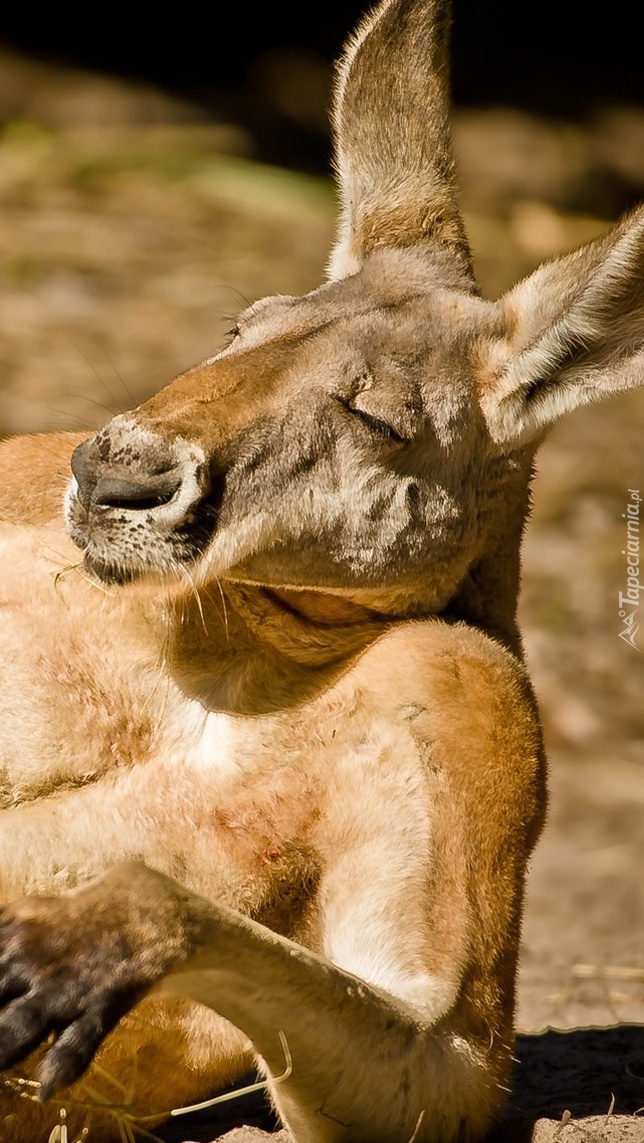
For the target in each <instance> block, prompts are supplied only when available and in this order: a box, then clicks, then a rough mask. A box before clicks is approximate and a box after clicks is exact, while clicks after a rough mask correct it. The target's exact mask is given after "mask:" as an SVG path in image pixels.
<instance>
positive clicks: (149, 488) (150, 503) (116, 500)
mask: <svg viewBox="0 0 644 1143" xmlns="http://www.w3.org/2000/svg"><path fill="white" fill-rule="evenodd" d="M180 485H181V478H180V477H179V476H178V475H177V473H176V471H174V472H173V471H170V472H164V473H160V474H159V475H158V476H154V477H149V478H148V479H146V480H145V481H139V480H126V479H123V478H119V477H117V476H104V477H102V478H101V479H100V480H98V481H97V482H96V484H95V486H94V491H93V492H92V495H91V504H92V507H94V508H129V509H130V511H143V510H144V509H150V508H159V507H160V506H161V504H168V502H169V501H170V500H172V497H173V496H174V494H175V492H177V491H178V489H179V487H180Z"/></svg>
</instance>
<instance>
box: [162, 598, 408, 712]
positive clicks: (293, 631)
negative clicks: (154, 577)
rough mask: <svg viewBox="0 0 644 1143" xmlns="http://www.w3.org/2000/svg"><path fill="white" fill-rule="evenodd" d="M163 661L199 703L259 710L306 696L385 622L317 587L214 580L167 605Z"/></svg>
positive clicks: (345, 663) (323, 683)
mask: <svg viewBox="0 0 644 1143" xmlns="http://www.w3.org/2000/svg"><path fill="white" fill-rule="evenodd" d="M169 611H170V615H169V619H170V622H169V634H168V636H167V644H166V660H167V663H168V666H169V668H170V670H171V672H172V674H173V675H174V677H175V680H176V681H177V683H178V685H179V686H180V688H181V689H182V690H183V691H184V692H185V693H186V694H188V695H189V696H190V697H192V698H196V699H198V701H200V702H201V703H202V704H203V705H204V706H205V707H206V708H207V709H210V710H222V711H227V712H229V713H238V714H266V713H269V712H271V711H278V710H284V709H288V708H289V707H293V706H296V705H299V704H300V703H301V702H303V701H306V700H308V699H312V698H314V697H315V696H316V694H318V693H320V692H321V691H322V690H323V689H324V688H325V687H327V686H329V685H330V684H331V683H332V682H333V680H334V678H337V677H338V676H339V675H341V674H342V673H343V671H344V670H346V669H347V667H348V666H349V665H350V663H351V662H352V661H353V659H354V658H355V657H356V655H359V654H360V653H361V652H362V651H364V650H365V649H366V648H367V647H368V646H369V645H370V644H371V643H373V642H374V641H375V640H376V639H377V638H378V637H379V636H380V635H382V634H383V633H384V632H385V631H386V630H387V629H388V628H389V627H390V626H391V620H389V619H388V618H387V617H384V616H381V615H378V614H377V613H375V612H371V611H369V610H368V609H367V608H365V607H362V606H360V605H354V604H352V603H351V602H350V601H348V600H344V599H340V598H338V597H335V596H328V595H326V594H325V593H322V592H309V591H299V590H293V589H283V588H268V587H265V586H256V585H249V584H240V583H234V584H233V583H229V582H225V583H221V584H214V585H208V586H207V587H205V588H204V587H200V588H198V589H195V591H194V593H192V594H190V595H188V594H186V595H182V596H181V597H180V598H176V599H173V600H172V601H171V602H170V606H169Z"/></svg>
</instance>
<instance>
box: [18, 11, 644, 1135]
mask: <svg viewBox="0 0 644 1143" xmlns="http://www.w3.org/2000/svg"><path fill="white" fill-rule="evenodd" d="M447 26H448V13H447V10H446V3H445V2H444V0H387V2H385V3H383V4H381V5H380V6H379V7H378V8H376V9H375V11H374V12H373V13H371V15H369V16H368V17H367V18H366V20H365V21H364V22H363V24H362V25H361V26H360V27H359V29H358V31H357V33H356V34H355V35H354V37H353V39H352V40H351V41H350V43H349V46H348V48H347V50H346V53H345V56H344V58H343V60H342V62H341V64H340V67H339V73H338V82H337V90H336V101H335V109H334V127H335V141H336V165H337V172H338V180H339V188H340V196H341V220H340V226H339V236H338V239H337V244H336V246H335V249H334V251H333V254H332V257H331V262H330V270H329V277H328V281H327V282H326V283H325V284H324V285H322V286H321V287H320V288H319V289H318V290H315V291H314V292H313V293H311V294H307V295H306V296H304V297H300V298H296V297H282V296H277V297H273V298H267V299H265V300H264V301H262V302H260V303H259V304H257V305H254V306H252V307H251V308H250V309H249V310H247V311H246V312H245V313H244V314H242V315H241V317H240V319H239V323H238V326H237V327H236V329H235V331H234V336H233V337H232V340H231V342H230V344H229V345H228V346H227V347H226V348H225V349H224V350H223V352H221V353H219V354H218V355H217V356H216V357H213V358H212V359H211V360H209V361H206V362H205V363H204V364H202V365H199V366H197V367H196V368H194V369H191V370H190V371H189V372H188V373H185V374H184V375H182V376H180V377H179V378H177V380H175V381H174V382H173V383H172V384H171V385H169V386H168V387H167V388H166V389H164V390H163V391H162V392H160V393H159V394H158V395H157V396H155V397H153V398H152V399H151V400H149V401H147V402H146V403H145V404H143V405H141V406H140V407H139V408H138V409H136V410H134V412H131V413H128V414H124V415H120V416H117V417H115V418H114V420H112V421H111V422H110V423H109V424H108V425H107V426H106V427H105V428H103V429H102V430H101V431H100V432H98V433H97V434H96V435H95V436H93V437H91V438H89V439H83V437H82V436H78V435H74V434H60V435H54V436H42V437H27V438H25V439H17V440H13V441H9V442H7V443H6V444H5V445H4V446H3V449H2V450H1V451H0V469H1V491H0V510H1V512H2V519H3V521H4V523H3V526H2V533H1V535H2V545H3V546H2V557H3V561H4V563H3V570H2V579H1V581H0V582H1V586H0V607H1V609H2V626H1V632H0V640H1V648H2V654H1V669H2V680H3V681H2V689H1V698H0V702H1V704H2V726H3V735H2V744H1V746H0V751H1V754H0V758H1V762H2V769H1V770H0V774H1V778H2V786H1V792H2V799H3V801H2V805H3V808H2V811H1V815H0V879H1V891H2V894H3V900H4V901H5V902H12V903H10V904H7V905H6V906H5V907H4V908H3V909H2V910H1V911H0V1007H1V1012H0V1066H1V1067H2V1068H4V1069H5V1070H6V1073H5V1074H6V1080H5V1084H4V1087H1V1085H0V1090H2V1092H3V1095H2V1111H1V1114H2V1115H3V1116H4V1123H3V1125H2V1127H1V1128H0V1136H1V1138H2V1141H3V1143H25V1141H26V1140H30V1141H31V1140H34V1141H35V1143H39V1141H40V1135H39V1134H38V1133H39V1132H45V1131H47V1130H48V1129H50V1128H51V1127H52V1126H53V1125H54V1124H55V1123H57V1122H58V1109H59V1106H60V1103H58V1102H56V1101H51V1102H43V1101H47V1100H48V1099H49V1098H50V1097H52V1096H53V1095H56V1096H57V1099H58V1100H60V1101H61V1102H62V1103H63V1104H65V1105H66V1106H67V1107H68V1112H69V1118H68V1123H69V1125H70V1127H71V1126H72V1125H75V1129H76V1130H79V1129H80V1128H81V1127H82V1125H83V1124H84V1123H85V1122H89V1123H90V1124H91V1131H90V1136H91V1141H92V1143H103V1141H105V1140H108V1139H113V1138H119V1137H120V1138H124V1137H125V1136H124V1135H120V1136H119V1130H120V1129H119V1127H118V1124H117V1123H116V1122H115V1118H114V1113H113V1112H112V1111H110V1110H109V1109H108V1110H107V1111H104V1112H99V1111H96V1109H94V1110H91V1111H88V1110H87V1109H86V1107H83V1106H78V1105H77V1104H80V1105H82V1103H83V1101H85V1103H87V1102H88V1101H90V1099H94V1100H95V1101H96V1100H97V1099H99V1098H100V1096H101V1094H102V1097H103V1098H104V1099H105V1100H106V1101H111V1102H113V1103H121V1104H126V1103H128V1100H129V1101H130V1106H129V1114H131V1115H132V1116H143V1117H152V1116H155V1115H157V1116H159V1117H163V1114H164V1113H167V1111H168V1109H169V1108H171V1107H176V1106H178V1105H181V1104H182V1103H183V1104H185V1103H187V1102H190V1101H194V1100H195V1099H198V1098H203V1097H204V1096H206V1095H207V1094H209V1093H212V1092H213V1091H214V1090H216V1089H217V1088H218V1087H221V1086H222V1085H225V1084H226V1083H228V1082H229V1081H231V1080H232V1079H233V1078H234V1077H236V1076H239V1075H240V1074H242V1073H243V1072H244V1071H245V1070H246V1069H247V1068H248V1066H249V1064H251V1065H252V1064H253V1063H255V1064H257V1065H258V1066H259V1068H260V1070H261V1071H262V1072H264V1073H265V1075H266V1077H267V1083H268V1086H269V1089H270V1092H271V1096H272V1099H273V1100H274V1103H275V1106H276V1108H277V1110H278V1112H279V1115H280V1116H281V1117H282V1119H283V1121H284V1123H285V1124H286V1125H287V1126H288V1127H289V1128H290V1129H291V1131H292V1133H293V1135H294V1138H295V1140H297V1143H329V1141H336V1140H342V1141H347V1143H348V1141H356V1143H368V1141H378V1143H409V1141H410V1140H411V1139H412V1138H414V1139H415V1140H418V1141H420V1140H424V1141H432V1143H438V1141H442V1143H447V1141H456V1140H461V1141H464V1140H479V1139H482V1138H483V1137H484V1136H485V1135H486V1134H487V1133H488V1132H489V1130H490V1129H491V1127H492V1126H493V1125H494V1123H495V1121H497V1119H498V1117H499V1115H500V1113H501V1111H502V1108H503V1103H504V1100H505V1099H506V1090H507V1086H508V1077H509V1072H510V1056H511V1050H512V1038H513V1031H512V1027H513V1009H514V993H515V972H516V962H517V946H518V941H519V932H520V925H521V910H522V899H523V889H524V877H525V871H526V863H527V861H528V857H529V855H530V852H531V850H532V848H533V846H534V844H535V841H536V839H537V837H538V835H539V831H540V829H541V825H542V821H543V817H544V809H545V800H546V795H545V765H544V758H543V751H542V743H541V735H540V728H539V722H538V716H537V713H536V709H535V703H534V699H533V695H532V691H531V688H530V683H529V681H528V678H527V677H526V673H525V669H524V666H523V663H522V657H521V643H520V638H519V634H518V631H517V627H516V619H515V614H516V602H517V590H518V582H519V546H520V541H521V534H522V529H523V524H524V520H525V517H526V512H527V505H528V499H529V485H530V478H531V473H532V462H533V456H534V453H535V450H536V448H537V446H538V445H539V443H540V441H541V440H542V438H543V435H544V432H545V431H546V429H547V428H548V426H549V425H550V424H551V423H553V422H554V421H556V420H557V419H558V418H559V417H560V416H561V415H562V414H563V413H565V412H567V411H568V410H571V409H573V408H574V407H576V406H578V405H581V404H584V403H587V402H589V401H592V400H595V399H596V398H599V397H602V396H607V395H609V394H610V393H613V392H616V391H618V390H625V389H628V388H631V387H633V386H635V385H637V384H638V383H641V382H642V380H643V379H644V349H643V344H644V210H639V211H636V212H635V213H633V214H632V215H631V216H630V217H628V218H626V219H625V220H624V221H623V222H622V223H620V225H618V226H617V227H616V228H615V229H614V230H612V231H611V232H610V233H608V234H607V235H605V236H604V237H602V238H600V239H599V240H597V241H596V242H594V243H592V244H590V245H588V246H586V247H584V248H583V249H581V250H579V251H577V252H576V253H573V254H570V255H567V256H565V257H562V258H559V259H557V260H555V261H553V262H550V263H548V264H547V265H545V266H543V267H541V268H540V269H539V270H537V271H536V272H535V273H534V274H533V275H532V276H531V277H530V278H528V279H527V280H525V281H523V282H522V283H520V284H519V285H518V286H517V287H516V288H515V289H514V290H512V291H511V292H510V293H509V294H508V295H506V296H505V297H503V298H502V299H501V300H500V301H499V302H490V301H484V300H482V299H481V297H480V296H479V294H478V293H477V289H476V285H475V282H474V278H473V274H472V268H471V262H470V255H469V251H468V246H467V242H466V238H465V234H464V229H463V225H462V222H461V218H460V215H459V211H458V207H457V202H456V195H455V188H454V173H453V162H452V157H451V148H450V141H449V132H448V123H447V118H448V97H447V91H446V87H447V78H446V71H447V65H446V37H447ZM70 458H71V470H72V472H73V477H71V479H70V476H69V475H68V474H69V464H70ZM65 490H66V491H65ZM63 499H64V501H65V517H66V532H65V529H64V527H63V525H62V523H61V519H60V518H61V516H62V509H61V506H62V502H63ZM79 548H80V549H81V550H82V552H83V553H84V554H83V556H82V565H81V564H79V559H80V558H81V557H80V556H79V552H78V549H79ZM195 1002H196V1003H195ZM107 1033H110V1035H109V1036H107V1039H106V1040H105V1043H102V1041H103V1038H104V1037H105V1036H106V1035H107ZM99 1045H101V1047H100V1050H99V1051H98V1055H97V1058H96V1062H94V1063H90V1061H92V1058H93V1056H94V1054H95V1053H96V1051H97V1049H98V1048H99ZM27 1057H28V1058H27ZM287 1064H288V1066H287ZM88 1066H89V1069H90V1070H89V1072H87V1073H86V1069H87V1068H88ZM7 1069H9V1070H7ZM34 1077H35V1078H34ZM277 1080H279V1081H280V1082H276V1081H277ZM38 1082H39V1083H40V1087H39V1088H38ZM30 1084H31V1086H29V1085H30ZM118 1085H120V1086H118ZM38 1091H39V1093H40V1097H41V1102H37V1101H36V1100H35V1099H34V1100H32V1099H30V1098H19V1093H22V1095H23V1097H25V1096H27V1097H29V1096H30V1095H34V1094H36V1093H37V1092H38ZM97 1092H98V1095H97ZM146 1122H147V1123H148V1128H149V1126H150V1122H152V1120H147V1119H146Z"/></svg>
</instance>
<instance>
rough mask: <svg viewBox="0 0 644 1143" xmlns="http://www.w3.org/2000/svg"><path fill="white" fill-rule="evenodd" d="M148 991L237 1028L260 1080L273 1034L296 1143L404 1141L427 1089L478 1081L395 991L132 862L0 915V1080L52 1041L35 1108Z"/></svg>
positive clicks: (473, 1066) (453, 1041)
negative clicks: (200, 1007) (160, 990)
mask: <svg viewBox="0 0 644 1143" xmlns="http://www.w3.org/2000/svg"><path fill="white" fill-rule="evenodd" d="M88 932H90V933H92V934H93V939H92V941H91V942H88V941H87V933H88ZM162 982H163V986H164V987H165V988H168V989H170V990H171V991H173V992H180V993H182V994H183V995H187V996H189V997H191V998H192V999H194V1000H196V1001H199V1002H201V1003H203V1004H206V1005H208V1006H210V1007H212V1008H214V1009H216V1010H217V1012H219V1013H220V1014H221V1015H222V1016H224V1017H226V1018H228V1019H229V1020H231V1021H232V1022H233V1023H234V1024H236V1025H237V1026H238V1027H239V1028H240V1029H241V1030H242V1031H243V1032H245V1033H246V1034H247V1035H248V1036H249V1037H250V1039H251V1040H252V1042H253V1044H254V1047H255V1050H256V1051H257V1053H258V1055H259V1056H260V1058H261V1060H263V1061H264V1063H265V1065H266V1068H267V1070H268V1073H269V1076H270V1075H273V1076H275V1075H278V1074H280V1073H281V1072H283V1071H284V1049H283V1046H282V1040H281V1037H280V1033H282V1035H283V1036H284V1037H285V1038H286V1042H287V1044H288V1051H289V1053H290V1056H291V1058H292V1072H291V1075H290V1076H289V1078H288V1079H287V1080H286V1081H285V1082H284V1084H283V1085H280V1087H279V1090H277V1087H276V1086H274V1097H275V1101H276V1103H277V1104H278V1108H279V1110H280V1112H281V1114H282V1116H283V1118H284V1119H285V1121H286V1122H287V1123H288V1125H289V1126H291V1128H292V1129H293V1131H294V1133H295V1136H296V1138H297V1139H298V1140H300V1139H301V1140H309V1139H310V1140H313V1139H315V1140H323V1139H324V1140H326V1139H336V1138H338V1139H340V1138H347V1139H349V1138H360V1139H361V1140H366V1139H375V1138H378V1139H379V1140H388V1139H391V1140H400V1143H405V1140H408V1139H409V1138H410V1137H411V1135H412V1133H413V1131H414V1129H415V1127H416V1124H417V1122H418V1120H419V1117H421V1115H422V1114H424V1111H425V1109H426V1108H427V1105H428V1101H429V1102H430V1103H431V1102H433V1101H434V1099H435V1098H436V1094H434V1095H433V1096H432V1095H431V1092H430V1088H431V1089H433V1091H434V1093H437V1092H439V1093H441V1092H442V1091H444V1084H445V1083H448V1084H450V1085H451V1084H453V1083H454V1076H455V1074H457V1075H458V1076H459V1077H460V1078H461V1079H462V1082H463V1084H464V1085H465V1086H466V1087H467V1089H468V1091H473V1090H475V1089H477V1088H480V1089H482V1088H483V1086H484V1075H483V1071H484V1069H483V1067H481V1066H480V1064H479V1061H477V1060H476V1058H475V1054H474V1053H473V1052H472V1050H471V1049H470V1048H469V1046H468V1045H466V1044H465V1043H464V1042H463V1041H462V1040H461V1039H460V1038H459V1037H458V1036H454V1035H453V1034H450V1030H449V1027H448V1026H447V1025H446V1024H440V1023H439V1025H437V1026H435V1027H430V1026H429V1025H428V1024H427V1022H426V1021H424V1020H423V1019H422V1017H421V1016H420V1014H419V1013H417V1012H416V1011H415V1010H414V1009H413V1008H412V1007H411V1006H410V1005H408V1004H406V1003H404V1002H401V1001H400V1000H398V999H397V998H396V997H394V996H392V995H387V994H385V993H384V992H382V991H380V990H378V989H375V988H372V987H370V986H369V985H367V984H365V983H364V982H362V981H361V980H359V979H358V978H357V977H355V976H353V975H351V974H350V973H348V972H345V971H343V970H341V969H338V968H337V967H335V966H334V965H332V964H330V963H329V962H328V961H325V960H323V959H322V958H321V957H319V956H316V955H315V954H314V953H311V952H308V951H306V950H305V949H303V948H301V947H300V946H298V945H296V944H294V943H293V942H292V941H289V940H287V939H286V938H283V937H280V936H278V935H276V934H275V933H273V932H271V931H270V930H268V929H266V928H265V927H264V926H262V925H260V924H257V923H256V922H253V921H251V920H248V919H247V918H245V917H243V916H242V915H241V914H239V913H237V912H235V911H234V910H232V909H229V908H227V907H226V906H222V905H218V904H213V903H211V902H209V901H206V900H205V899H203V898H201V897H198V896H197V895H195V894H193V893H190V892H189V891H187V890H185V889H184V888H182V887H181V886H180V885H178V884H177V883H176V882H174V881H172V880H170V879H169V878H167V877H165V876H164V875H163V874H160V873H157V872H155V871H153V870H150V869H148V868H147V867H146V866H144V865H143V864H140V863H136V862H128V863H125V864H122V865H120V866H118V867H117V868H116V869H115V870H113V871H112V872H111V873H110V874H108V875H107V876H106V877H104V878H102V879H100V880H98V881H95V882H93V883H92V884H91V885H89V886H86V887H84V888H83V889H80V890H77V891H75V892H73V893H71V894H69V895H68V896H66V897H62V898H57V899H47V898H38V899H30V900H24V901H21V902H18V903H15V904H12V905H10V906H6V907H5V908H4V909H3V910H1V911H0V1008H1V1009H2V1011H1V1014H0V1070H1V1069H4V1068H7V1067H9V1066H12V1065H13V1064H15V1063H17V1062H18V1061H19V1060H20V1059H22V1058H23V1057H24V1056H26V1055H27V1054H28V1053H29V1052H31V1051H32V1050H33V1049H34V1048H35V1047H36V1046H37V1045H38V1044H40V1043H41V1042H42V1041H43V1040H44V1039H46V1038H47V1036H49V1035H50V1034H51V1033H52V1032H53V1033H55V1034H56V1035H57V1039H56V1042H55V1043H54V1045H53V1046H52V1047H51V1048H50V1049H49V1050H48V1052H47V1053H46V1055H45V1056H44V1058H43V1060H42V1063H41V1065H40V1070H39V1073H38V1078H39V1080H40V1082H41V1085H42V1086H41V1098H43V1099H45V1098H48V1097H49V1096H50V1095H51V1094H52V1093H53V1092H54V1091H56V1090H57V1089H58V1088H59V1087H61V1086H64V1085H67V1084H69V1083H71V1082H73V1081H74V1080H75V1079H77V1078H78V1077H79V1076H80V1075H81V1074H82V1073H83V1071H84V1070H85V1068H86V1067H87V1066H88V1064H89V1063H90V1061H91V1058H92V1056H93V1054H94V1053H95V1051H96V1050H97V1048H98V1046H99V1044H100V1042H101V1041H102V1039H103V1038H104V1036H105V1035H106V1034H107V1032H108V1031H109V1030H110V1029H111V1028H112V1027H113V1026H114V1025H115V1024H116V1022H117V1021H118V1019H120V1017H121V1016H122V1015H123V1014H124V1013H125V1012H126V1011H127V1010H128V1009H129V1008H130V1007H132V1006H133V1005H134V1004H135V1003H136V1002H137V1001H138V1000H139V999H141V998H142V997H143V996H144V995H145V994H146V993H147V992H149V991H150V990H151V989H153V988H154V987H155V986H158V985H160V984H161V983H162ZM479 1073H480V1075H479ZM477 1081H478V1082H477ZM374 1090H378V1092H379V1093H380V1096H381V1098H380V1099H379V1102H378V1106H377V1107H374V1100H373V1092H374ZM481 1095H482V1101H483V1102H482V1103H481V1111H480V1112H479V1117H480V1115H481V1114H482V1113H483V1108H484V1104H485V1096H484V1093H483V1092H482V1091H481ZM444 1111H445V1109H444V1108H443V1109H442V1114H443V1117H444ZM460 1112H461V1114H462V1099H461V1101H460ZM311 1124H317V1125H318V1126H316V1127H313V1128H312V1126H311ZM428 1125H429V1120H428ZM318 1127H319V1130H318ZM456 1129H457V1124H455V1125H454V1131H456ZM450 1134H451V1132H450V1131H449V1130H448V1131H447V1132H446V1134H445V1137H446V1138H449V1137H450ZM420 1137H421V1138H422V1137H423V1135H422V1134H421V1136H420Z"/></svg>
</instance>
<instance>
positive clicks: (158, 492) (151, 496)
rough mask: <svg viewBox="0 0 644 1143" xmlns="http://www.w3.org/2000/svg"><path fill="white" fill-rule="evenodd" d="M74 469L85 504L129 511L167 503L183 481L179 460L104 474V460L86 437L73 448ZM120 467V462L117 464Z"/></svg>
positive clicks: (83, 503) (84, 505)
mask: <svg viewBox="0 0 644 1143" xmlns="http://www.w3.org/2000/svg"><path fill="white" fill-rule="evenodd" d="M71 467H72V472H73V474H74V476H75V478H76V484H77V486H78V491H77V495H78V499H79V500H80V502H81V504H82V505H83V507H84V508H87V509H89V508H126V509H128V510H129V511H131V512H132V511H133V512H136V511H146V510H147V511H149V510H150V509H151V508H158V507H160V506H161V505H162V504H168V503H169V502H170V500H172V498H173V496H174V495H175V494H176V493H177V491H178V490H179V488H180V487H181V483H182V476H181V472H180V468H179V466H178V465H177V464H176V463H171V464H168V463H166V464H165V465H159V466H157V465H155V466H154V470H153V471H152V472H149V471H148V472H134V473H131V472H127V473H126V474H123V470H122V468H121V472H120V473H119V472H118V468H117V472H116V473H114V471H113V470H112V474H111V475H101V468H102V469H103V470H104V469H105V464H104V463H101V462H100V460H98V461H97V457H96V446H95V444H94V442H93V441H92V440H89V441H84V442H83V444H81V445H79V446H78V448H76V449H75V450H74V452H73V453H72V458H71ZM118 467H121V466H118Z"/></svg>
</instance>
